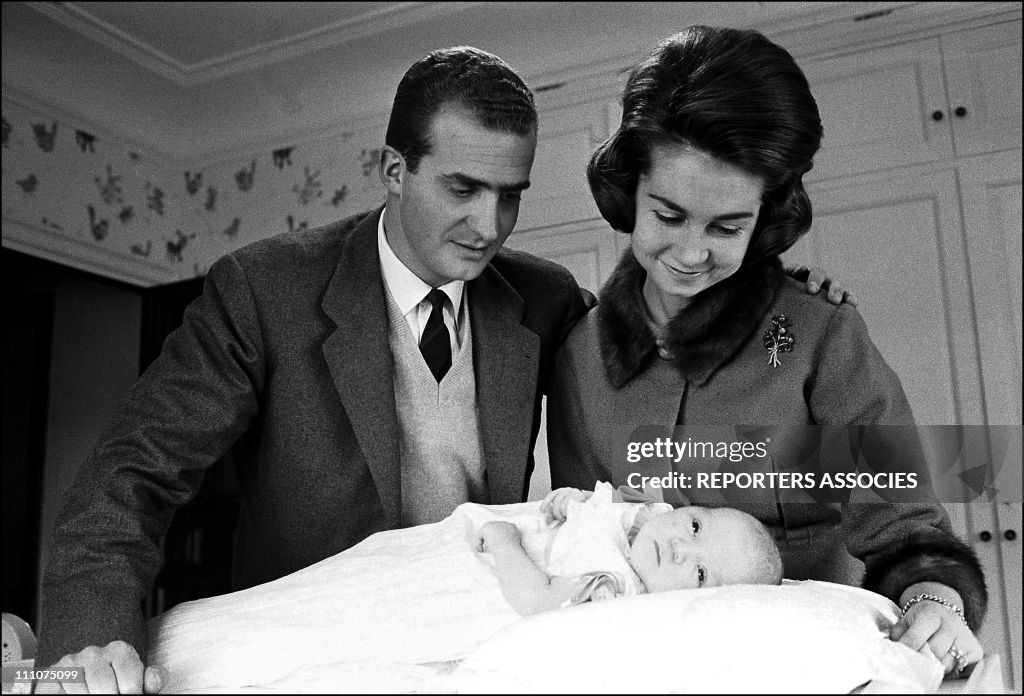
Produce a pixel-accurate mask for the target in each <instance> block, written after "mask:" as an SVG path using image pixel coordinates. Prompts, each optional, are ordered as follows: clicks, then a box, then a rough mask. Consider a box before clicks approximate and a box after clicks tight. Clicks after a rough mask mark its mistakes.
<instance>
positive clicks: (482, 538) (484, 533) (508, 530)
mask: <svg viewBox="0 0 1024 696" xmlns="http://www.w3.org/2000/svg"><path fill="white" fill-rule="evenodd" d="M509 544H516V545H518V546H522V544H523V535H522V532H520V531H519V527H517V526H515V525H514V524H512V523H511V522H497V521H492V522H488V523H487V524H485V525H484V526H483V527H481V528H480V529H479V530H477V533H476V550H477V551H480V552H481V553H491V552H492V551H494V549H496V548H499V547H501V546H507V545H509Z"/></svg>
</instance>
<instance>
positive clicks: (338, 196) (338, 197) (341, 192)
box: [331, 184, 348, 208]
mask: <svg viewBox="0 0 1024 696" xmlns="http://www.w3.org/2000/svg"><path fill="white" fill-rule="evenodd" d="M347 197H348V184H343V185H342V187H341V188H340V189H338V190H337V191H335V192H334V195H333V196H331V205H333V206H334V207H335V208H337V207H338V206H339V205H341V202H342V201H343V200H345V199H346V198H347Z"/></svg>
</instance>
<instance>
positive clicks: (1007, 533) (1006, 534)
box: [1003, 529, 1017, 541]
mask: <svg viewBox="0 0 1024 696" xmlns="http://www.w3.org/2000/svg"><path fill="white" fill-rule="evenodd" d="M1003 536H1004V537H1006V540H1007V541H1013V540H1014V539H1016V538H1017V532H1015V531H1014V530H1012V529H1007V530H1006V531H1005V532H1003Z"/></svg>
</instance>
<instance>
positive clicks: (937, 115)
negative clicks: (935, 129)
mask: <svg viewBox="0 0 1024 696" xmlns="http://www.w3.org/2000/svg"><path fill="white" fill-rule="evenodd" d="M932 120H933V121H941V120H942V110H941V109H937V110H935V111H933V112H932Z"/></svg>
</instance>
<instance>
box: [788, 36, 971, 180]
mask: <svg viewBox="0 0 1024 696" xmlns="http://www.w3.org/2000/svg"><path fill="white" fill-rule="evenodd" d="M803 67H804V72H805V73H806V75H807V79H808V82H810V85H811V90H812V91H813V93H814V96H815V98H816V99H817V101H818V110H819V111H820V112H821V121H822V125H823V126H824V129H825V135H824V139H823V141H822V148H821V151H820V152H819V153H818V156H817V157H816V158H815V166H814V169H813V170H812V172H811V177H810V178H811V180H819V179H822V178H832V177H836V176H842V175H846V174H852V173H856V172H864V171H869V170H875V169H886V168H889V167H893V166H896V165H900V164H914V163H918V162H929V161H933V160H938V159H943V158H945V157H948V156H949V155H951V154H952V152H953V146H952V136H951V135H950V128H949V124H948V119H947V118H946V117H945V110H946V89H945V85H944V83H943V77H942V56H941V53H940V51H939V42H938V39H928V40H923V41H912V42H908V43H905V44H901V45H899V46H893V47H889V48H881V49H877V50H870V51H864V52H861V53H854V54H850V55H845V56H840V57H837V58H830V59H828V60H822V61H816V62H808V63H806V64H804V66H803ZM936 111H940V112H942V113H943V118H942V120H941V121H935V120H933V119H932V114H933V113H934V112H936Z"/></svg>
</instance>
